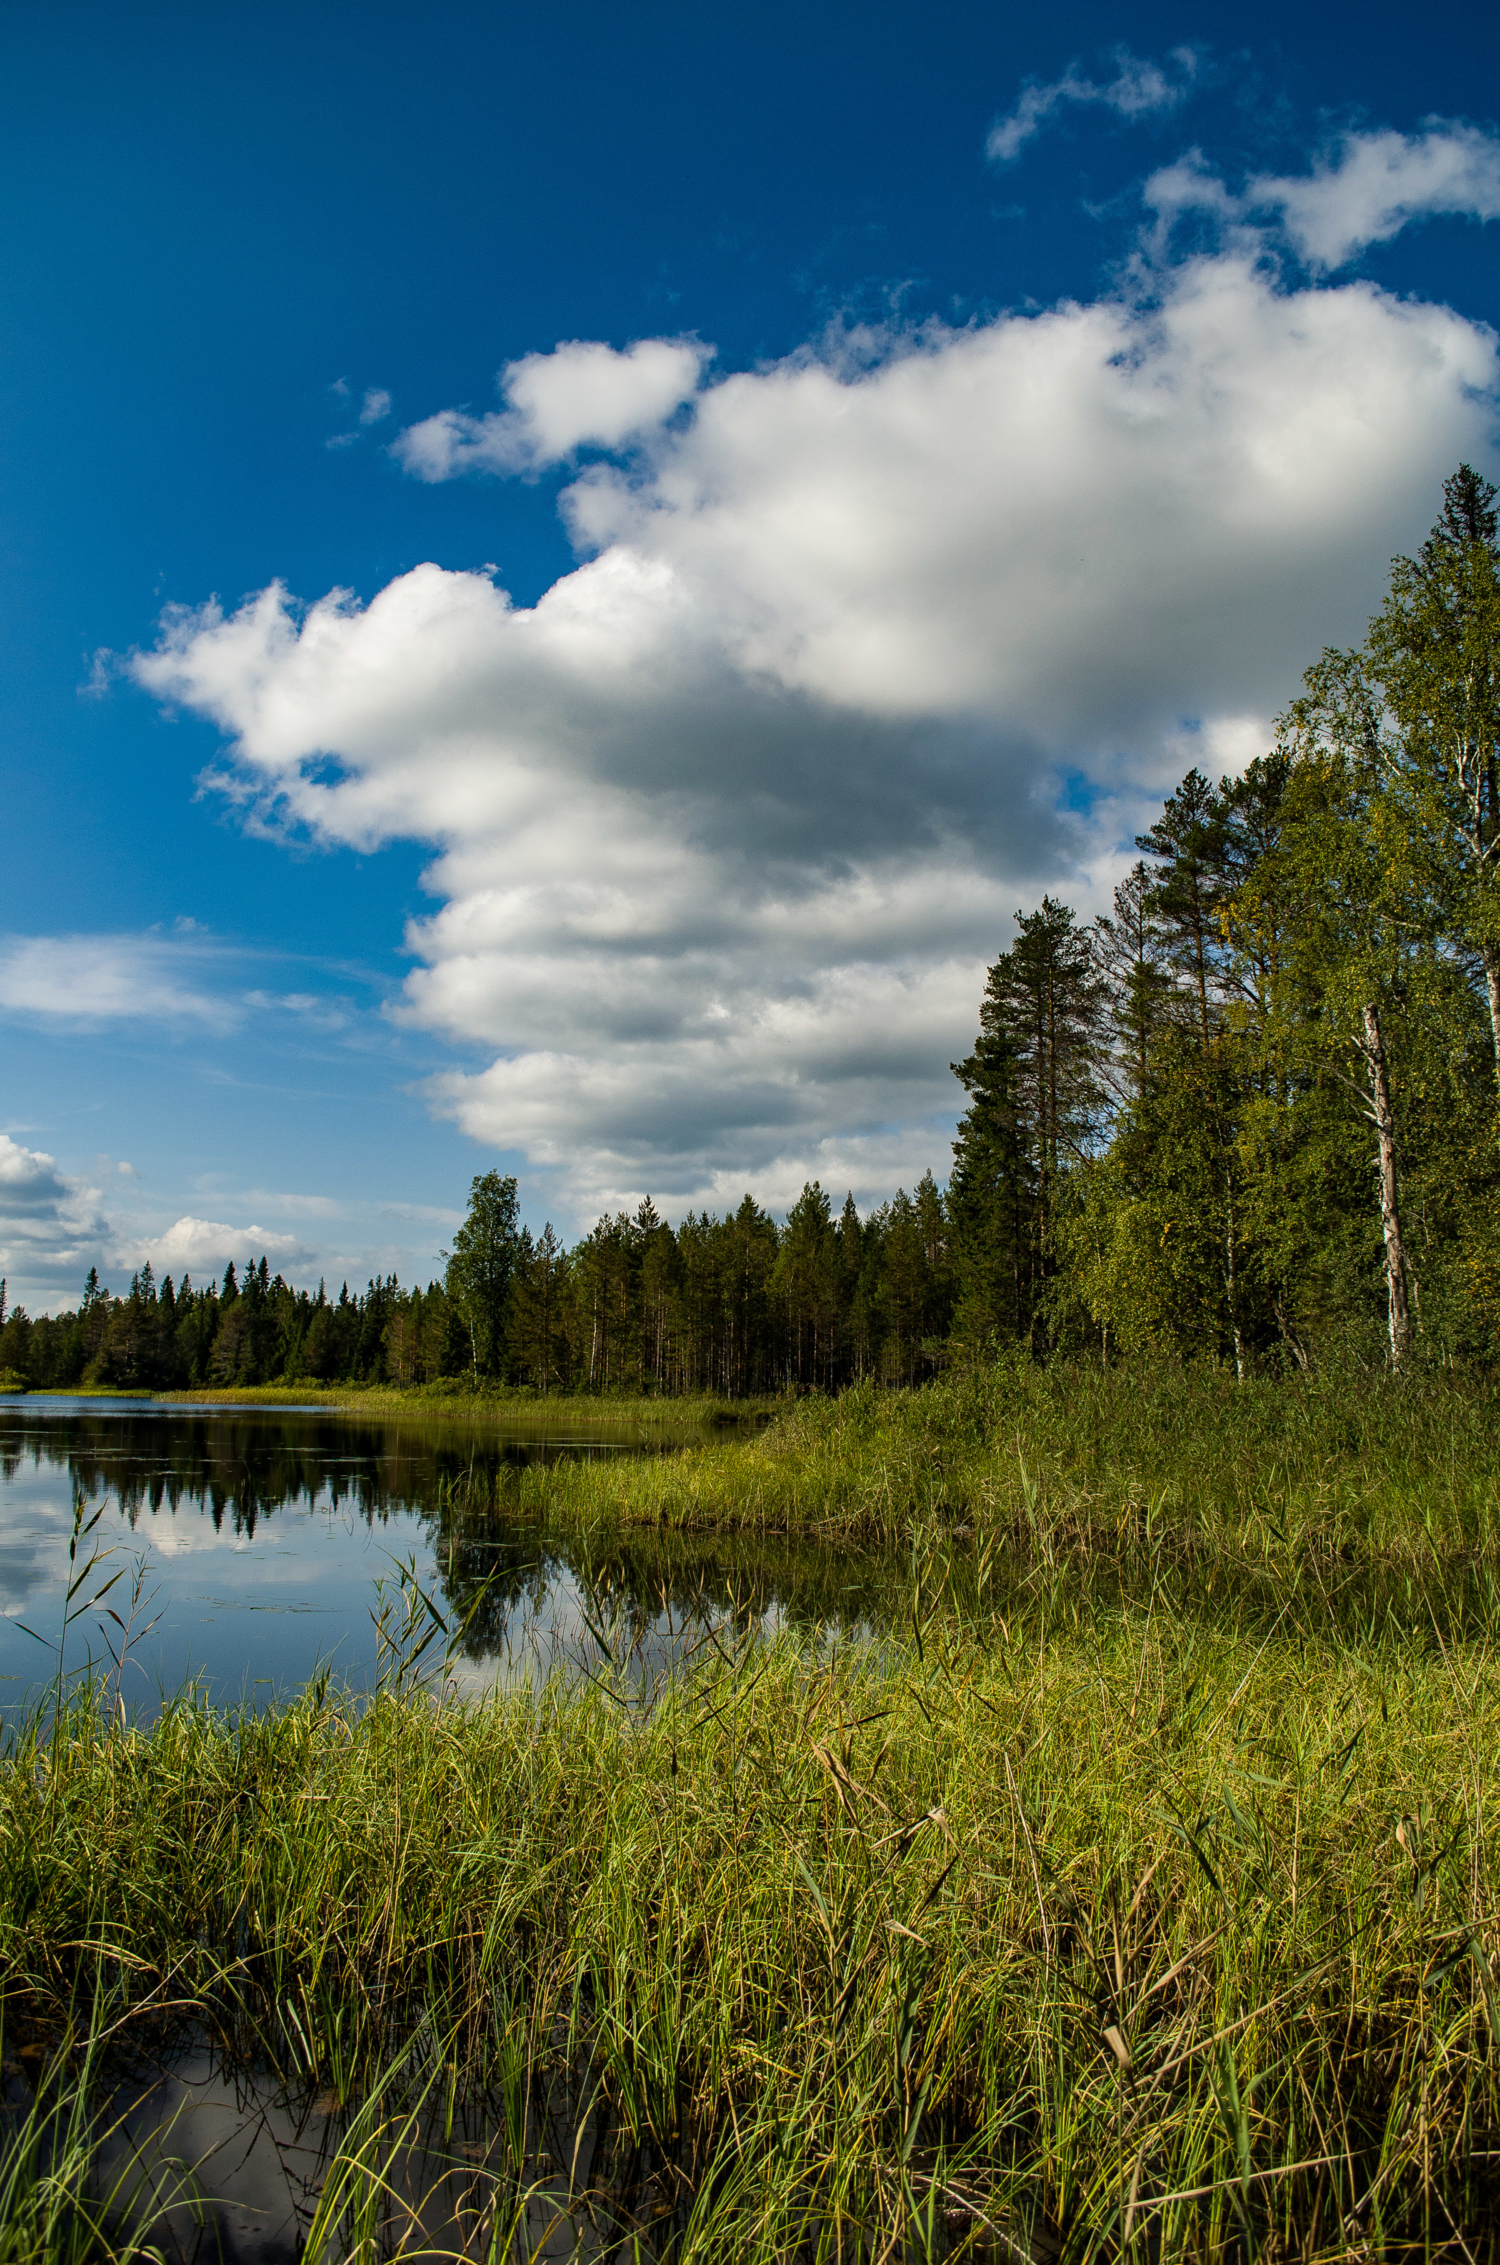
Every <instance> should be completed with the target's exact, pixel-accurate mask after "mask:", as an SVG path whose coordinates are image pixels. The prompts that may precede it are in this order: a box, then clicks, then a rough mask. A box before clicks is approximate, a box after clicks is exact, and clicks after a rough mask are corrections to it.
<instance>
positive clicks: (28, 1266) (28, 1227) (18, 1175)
mask: <svg viewBox="0 0 1500 2265" xmlns="http://www.w3.org/2000/svg"><path fill="white" fill-rule="evenodd" d="M100 1202H101V1197H100V1192H99V1190H98V1189H97V1188H94V1187H91V1186H89V1184H88V1183H87V1182H86V1181H84V1180H81V1179H75V1178H73V1177H72V1176H71V1175H70V1174H68V1173H66V1172H63V1171H60V1170H59V1169H58V1165H57V1162H56V1160H55V1158H53V1157H52V1156H49V1155H48V1154H47V1153H46V1151H45V1150H43V1149H39V1148H27V1147H25V1146H24V1145H23V1144H22V1143H21V1142H20V1141H17V1140H13V1139H12V1138H11V1137H10V1135H9V1134H8V1133H0V1275H3V1276H5V1278H6V1280H7V1282H8V1285H9V1292H10V1299H11V1303H12V1304H16V1303H17V1302H19V1298H20V1297H21V1296H22V1295H29V1294H34V1291H33V1285H34V1284H37V1283H41V1284H44V1285H45V1284H50V1283H53V1282H60V1281H63V1280H71V1279H72V1278H73V1277H74V1276H75V1275H76V1276H77V1278H78V1280H79V1282H80V1283H81V1281H82V1277H83V1275H84V1274H85V1273H86V1272H87V1270H88V1267H89V1265H90V1264H91V1263H92V1258H93V1254H94V1253H95V1252H96V1251H97V1250H98V1249H99V1247H100V1244H101V1240H102V1238H103V1237H104V1235H105V1234H106V1233H107V1232H108V1226H107V1222H106V1220H105V1218H104V1215H103V1213H102V1211H101V1210H100Z"/></svg>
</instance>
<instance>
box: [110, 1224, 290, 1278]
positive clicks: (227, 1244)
mask: <svg viewBox="0 0 1500 2265" xmlns="http://www.w3.org/2000/svg"><path fill="white" fill-rule="evenodd" d="M247 1252H248V1253H250V1254H252V1255H253V1256H254V1257H256V1258H259V1257H260V1255H261V1254H262V1252H264V1254H265V1256H266V1257H267V1258H268V1259H269V1260H270V1262H271V1267H272V1270H273V1272H274V1271H275V1270H276V1269H277V1268H278V1267H279V1268H281V1269H282V1270H283V1271H285V1270H287V1269H290V1268H297V1267H306V1266H307V1265H308V1264H309V1263H310V1262H311V1256H312V1254H311V1253H310V1252H309V1251H308V1249H307V1247H306V1245H305V1244H304V1243H302V1242H301V1241H299V1239H298V1237H297V1236H295V1235H277V1234H273V1233H271V1232H270V1231H269V1230H268V1229H267V1228H265V1227H257V1226H255V1225H254V1224H253V1223H252V1224H251V1225H250V1226H248V1227H231V1226H228V1225H227V1224H226V1223H225V1222H224V1221H223V1220H222V1219H194V1218H192V1217H191V1216H190V1215H185V1216H184V1217H183V1218H181V1219H178V1220H175V1221H174V1222H173V1224H172V1225H171V1226H170V1227H168V1228H167V1229H166V1231H165V1233H164V1234H160V1235H152V1236H148V1237H147V1238H146V1239H145V1240H144V1241H143V1242H141V1243H140V1244H139V1245H138V1258H137V1263H144V1261H145V1260H146V1259H149V1260H150V1261H151V1264H152V1266H153V1268H154V1269H155V1271H156V1273H157V1275H158V1276H160V1275H162V1274H175V1275H181V1274H183V1273H185V1272H190V1273H193V1274H196V1275H197V1276H198V1278H199V1280H200V1281H202V1280H203V1279H204V1277H206V1276H209V1275H216V1274H221V1273H222V1272H223V1270H224V1268H225V1267H226V1266H227V1265H228V1264H229V1261H230V1260H231V1259H233V1260H234V1261H235V1262H236V1264H238V1263H239V1262H240V1261H241V1260H242V1259H244V1257H245V1256H246V1253H247Z"/></svg>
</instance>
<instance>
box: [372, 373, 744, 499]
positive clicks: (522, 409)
mask: <svg viewBox="0 0 1500 2265" xmlns="http://www.w3.org/2000/svg"><path fill="white" fill-rule="evenodd" d="M709 352H710V350H709V349H708V348H707V347H704V346H700V345H699V344H698V343H697V341H696V340H694V339H681V338H641V339H637V341H636V343H635V344H634V345H633V346H628V347H627V348H626V349H625V351H624V352H623V353H617V352H616V350H615V349H614V347H612V346H604V345H600V344H599V343H597V342H596V341H593V340H587V339H576V338H575V339H570V340H568V341H567V342H566V343H565V344H563V345H561V346H557V347H555V348H554V349H553V351H552V352H551V353H550V354H526V355H523V357H522V358H521V360H520V361H518V362H510V363H508V364H507V365H506V367H505V368H504V369H503V370H502V371H501V373H500V390H501V392H502V394H503V395H504V397H505V400H506V403H507V407H506V408H504V409H503V410H491V411H490V412H489V413H488V414H487V415H485V416H482V417H473V416H470V415H469V414H468V412H467V411H465V410H462V409H443V410H440V411H439V412H438V414H437V415H436V416H435V417H426V418H424V419H423V420H422V422H421V423H420V424H416V425H408V427H407V429H406V431H405V432H404V433H402V434H401V435H400V436H399V438H398V439H397V440H396V442H395V443H394V448H395V453H396V455H397V457H398V458H399V459H400V461H401V463H402V464H403V465H404V466H405V467H406V469H407V471H409V472H414V473H415V474H416V476H417V478H418V479H420V480H449V479H452V478H453V477H454V476H455V475H456V474H458V473H461V472H524V471H535V470H537V469H539V468H540V467H541V466H542V465H544V464H558V463H562V462H564V461H565V460H566V459H567V458H568V457H570V456H571V455H572V454H573V453H574V451H575V450H576V449H579V448H584V447H594V448H606V449H614V448H619V447H620V446H621V445H622V443H624V442H627V441H629V440H632V439H635V438H637V437H638V436H640V435H642V434H645V433H646V432H649V431H650V430H651V429H652V428H653V427H655V426H658V425H660V424H662V423H663V422H664V421H665V420H666V419H667V418H668V417H670V416H671V415H672V413H673V411H674V410H676V409H678V408H680V406H681V405H682V403H683V402H684V401H687V400H689V399H690V398H691V396H692V395H693V394H694V393H695V392H696V390H697V387H698V381H699V378H700V376H701V374H702V371H703V366H704V364H705V362H707V360H708V359H709Z"/></svg>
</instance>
